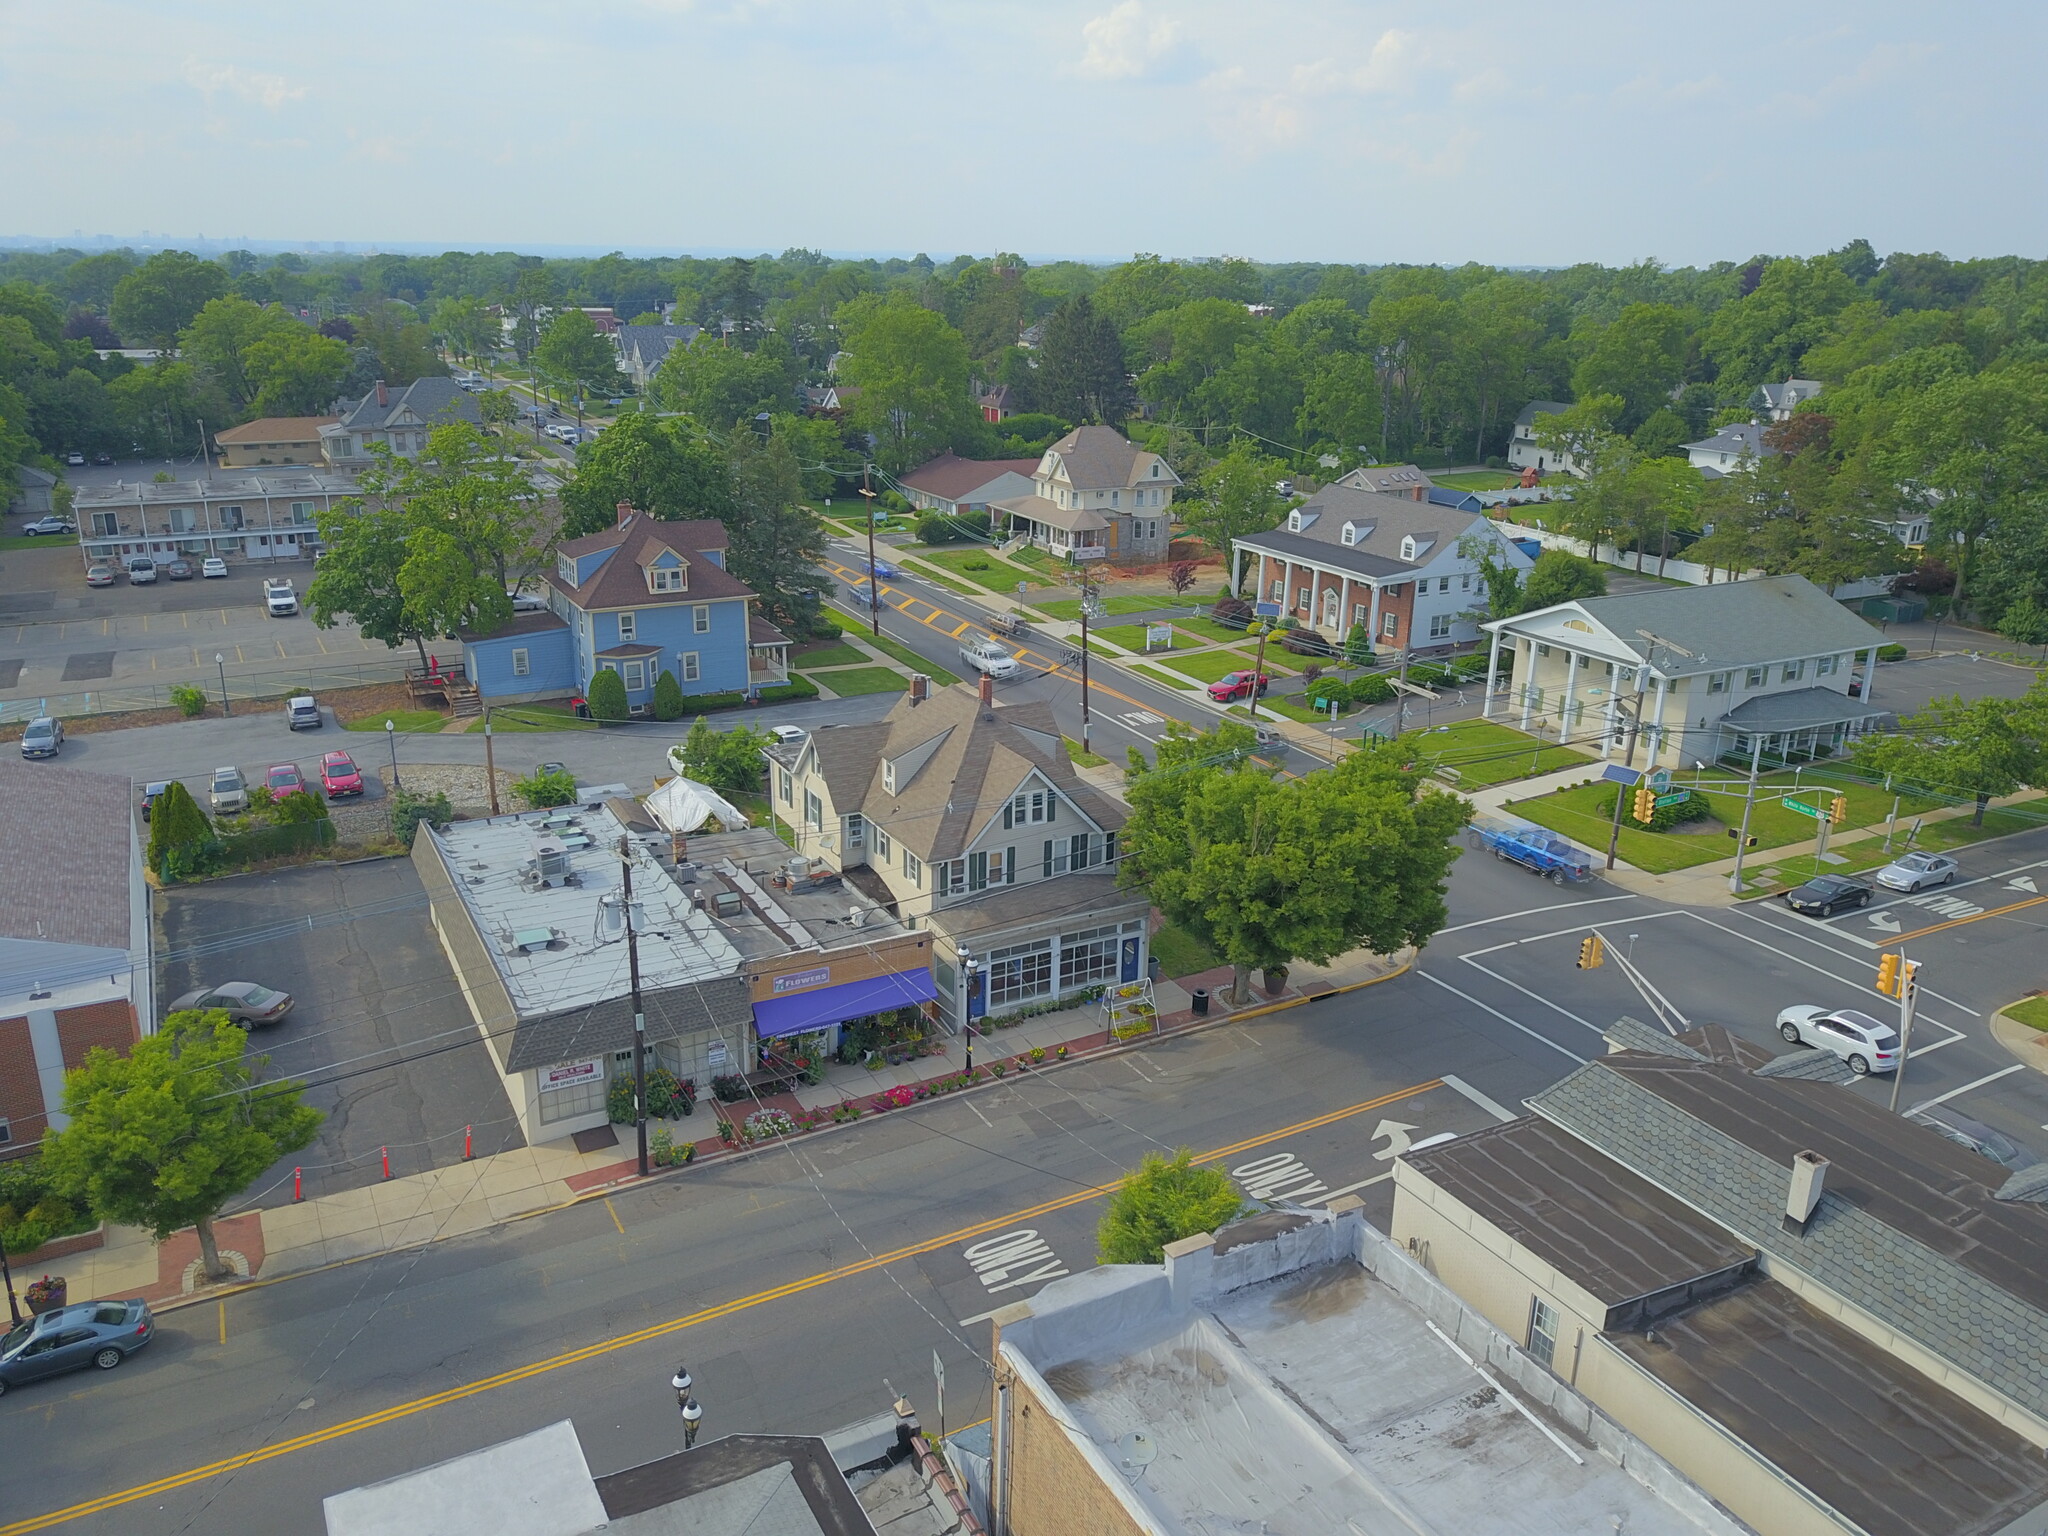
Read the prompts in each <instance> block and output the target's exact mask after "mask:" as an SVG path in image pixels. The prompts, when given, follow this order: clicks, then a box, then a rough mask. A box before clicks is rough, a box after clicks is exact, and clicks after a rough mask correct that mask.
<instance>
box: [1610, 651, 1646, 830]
mask: <svg viewBox="0 0 2048 1536" xmlns="http://www.w3.org/2000/svg"><path fill="white" fill-rule="evenodd" d="M1649 682H1650V664H1649V663H1648V662H1647V661H1646V662H1644V663H1643V664H1642V665H1641V666H1640V667H1637V668H1636V696H1635V697H1634V698H1633V699H1631V700H1630V701H1629V705H1628V750H1627V752H1626V753H1624V754H1623V756H1622V760H1621V766H1622V767H1623V768H1626V769H1633V768H1634V767H1635V765H1636V733H1637V731H1639V730H1640V729H1641V728H1642V723H1643V690H1644V689H1645V688H1646V687H1648V686H1649ZM1637 782H1638V783H1640V782H1641V781H1640V780H1638V781H1637ZM1627 787H1628V786H1627V785H1625V784H1617V785H1615V786H1614V825H1613V826H1612V827H1611V828H1609V829H1608V832H1607V867H1608V868H1609V869H1612V868H1614V859H1615V854H1616V853H1617V851H1618V850H1619V849H1620V847H1621V797H1622V792H1623V791H1624V790H1625V789H1626V788H1627Z"/></svg>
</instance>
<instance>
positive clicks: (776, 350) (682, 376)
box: [652, 331, 798, 430]
mask: <svg viewBox="0 0 2048 1536" xmlns="http://www.w3.org/2000/svg"><path fill="white" fill-rule="evenodd" d="M797 378H798V370H797V362H796V358H795V356H794V354H792V353H791V351H790V349H789V345H788V343H787V342H786V341H784V340H783V339H782V338H781V337H780V336H779V335H770V336H767V337H764V338H763V339H762V341H761V343H760V345H759V346H758V347H756V348H755V349H754V350H753V351H751V352H745V351H742V350H740V348H738V347H728V346H724V345H721V344H720V342H719V340H718V338H717V337H715V336H713V335H712V334H711V333H710V332H709V331H705V332H703V333H701V334H700V335H699V336H698V337H697V339H696V340H695V341H694V342H693V343H691V345H689V346H687V347H674V348H671V349H670V351H669V354H668V356H667V357H666V358H664V359H663V360H662V364H661V367H660V368H659V369H658V370H657V371H656V373H655V375H654V379H653V384H652V393H653V396H654V399H655V403H656V404H658V405H661V406H663V407H665V408H667V409H669V410H676V411H688V412H689V413H690V414H691V415H693V416H695V417H696V418H697V419H698V420H699V421H700V422H702V423H704V424H705V425H706V426H711V427H717V428H719V429H721V430H723V429H724V428H726V427H729V426H731V425H732V424H733V423H734V422H736V421H746V422H749V423H751V422H752V421H753V419H754V418H755V417H756V416H758V415H759V414H760V413H761V412H763V411H767V412H769V413H770V414H785V413H787V412H789V411H790V409H791V408H792V407H793V406H794V405H795V404H796V398H797Z"/></svg>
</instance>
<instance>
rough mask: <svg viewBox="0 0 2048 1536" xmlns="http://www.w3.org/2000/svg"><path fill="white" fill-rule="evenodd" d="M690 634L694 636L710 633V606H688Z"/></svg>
mask: <svg viewBox="0 0 2048 1536" xmlns="http://www.w3.org/2000/svg"><path fill="white" fill-rule="evenodd" d="M690 632H691V633H692V634H696V635H708V634H710V633H711V605H710V604H709V603H693V604H692V605H691V606H690Z"/></svg>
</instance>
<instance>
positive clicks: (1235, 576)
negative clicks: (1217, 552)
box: [1230, 543, 1244, 592]
mask: <svg viewBox="0 0 2048 1536" xmlns="http://www.w3.org/2000/svg"><path fill="white" fill-rule="evenodd" d="M1230 590H1231V591H1233V592H1242V591H1243V590H1244V550H1243V549H1241V548H1240V547H1239V546H1238V545H1236V544H1234V543H1233V544H1232V545H1231V546H1230Z"/></svg>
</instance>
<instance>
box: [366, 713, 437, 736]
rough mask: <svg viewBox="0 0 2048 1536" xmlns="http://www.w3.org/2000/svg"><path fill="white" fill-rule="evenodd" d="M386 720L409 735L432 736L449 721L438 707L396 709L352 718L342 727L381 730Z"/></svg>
mask: <svg viewBox="0 0 2048 1536" xmlns="http://www.w3.org/2000/svg"><path fill="white" fill-rule="evenodd" d="M386 720H389V721H390V722H391V723H392V724H394V725H396V726H397V727H398V729H399V730H401V731H403V732H405V733H406V734H407V735H409V736H430V735H432V734H433V733H434V732H436V731H438V730H440V729H441V727H442V726H444V725H446V724H447V723H448V717H447V716H446V715H444V714H442V713H441V711H439V710H438V709H394V710H392V711H391V712H390V713H389V714H383V715H365V716H363V718H362V719H360V720H351V721H349V722H348V723H347V724H346V725H344V726H343V727H342V729H343V730H349V731H381V730H383V729H384V722H385V721H386Z"/></svg>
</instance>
